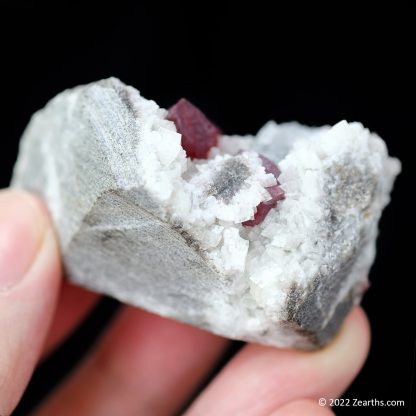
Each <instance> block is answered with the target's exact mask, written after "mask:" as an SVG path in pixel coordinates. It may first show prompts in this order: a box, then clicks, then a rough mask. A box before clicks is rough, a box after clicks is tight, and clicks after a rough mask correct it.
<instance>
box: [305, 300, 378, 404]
mask: <svg viewBox="0 0 416 416" xmlns="http://www.w3.org/2000/svg"><path fill="white" fill-rule="evenodd" d="M369 348H370V325H369V322H368V319H367V316H366V314H365V312H364V310H363V309H362V308H361V307H359V306H356V307H354V308H353V310H352V311H351V312H350V314H349V315H348V316H347V318H346V319H345V322H344V323H343V325H342V327H341V329H340V331H339V333H338V335H337V336H336V337H335V338H334V339H333V340H332V342H330V343H329V344H328V345H327V346H326V347H325V348H323V349H321V350H318V351H316V352H314V353H312V354H313V355H315V359H316V360H317V365H316V366H315V367H316V368H317V369H318V370H319V372H320V376H321V377H323V378H326V379H328V380H332V383H333V384H332V387H330V391H331V392H332V393H331V394H332V395H333V397H336V396H338V395H340V394H341V393H342V392H343V391H344V390H345V389H346V388H347V387H348V385H349V384H350V383H351V381H352V380H353V379H354V378H355V377H356V375H357V374H358V373H359V371H360V369H361V368H362V366H363V364H364V362H365V360H366V358H367V355H368V351H369ZM334 369H336V372H335V371H334Z"/></svg>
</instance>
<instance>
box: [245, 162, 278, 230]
mask: <svg viewBox="0 0 416 416" xmlns="http://www.w3.org/2000/svg"><path fill="white" fill-rule="evenodd" d="M259 157H260V159H261V161H262V162H263V166H264V169H265V171H266V173H272V174H273V175H274V177H275V178H276V181H277V184H276V185H274V186H269V187H268V188H266V189H267V191H268V192H269V194H270V195H271V197H272V199H270V200H269V201H266V202H260V204H259V205H257V207H256V213H255V214H254V219H252V220H248V221H244V222H243V223H242V224H243V225H245V226H246V227H253V226H254V225H258V224H260V223H262V222H263V221H264V219H265V218H266V215H267V214H268V213H269V211H270V210H271V209H272V208H274V207H275V206H276V205H277V201H282V200H283V199H285V193H284V192H283V189H282V188H281V187H280V182H279V181H278V180H277V178H278V176H279V175H280V169H279V168H278V167H277V165H276V164H275V163H274V162H272V161H271V160H270V159H268V158H267V157H265V156H263V155H259Z"/></svg>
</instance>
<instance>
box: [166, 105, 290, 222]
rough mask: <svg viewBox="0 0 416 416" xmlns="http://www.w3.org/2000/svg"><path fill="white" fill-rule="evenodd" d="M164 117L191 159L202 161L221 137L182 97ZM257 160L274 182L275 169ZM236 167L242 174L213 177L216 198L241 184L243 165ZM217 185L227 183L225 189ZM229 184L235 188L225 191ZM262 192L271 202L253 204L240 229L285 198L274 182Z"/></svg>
mask: <svg viewBox="0 0 416 416" xmlns="http://www.w3.org/2000/svg"><path fill="white" fill-rule="evenodd" d="M166 118H167V119H168V120H171V121H173V122H174V123H175V126H176V129H177V131H178V132H179V133H181V135H182V141H181V145H182V147H183V149H184V150H185V152H186V155H187V156H188V157H190V158H191V159H206V158H207V157H208V153H209V151H210V149H211V148H212V147H214V146H217V144H218V138H219V135H220V134H221V131H220V129H219V128H218V127H217V126H215V124H213V123H212V122H211V121H210V120H208V119H207V117H206V116H205V115H204V113H202V111H201V110H199V109H198V108H197V107H195V106H194V105H193V104H192V103H190V102H189V101H188V100H186V99H185V98H181V99H180V100H179V101H178V102H177V103H176V104H174V105H173V106H172V107H170V108H169V110H168V114H167V117H166ZM259 157H260V159H261V160H262V163H263V166H264V168H265V171H266V173H271V174H273V175H274V177H275V178H276V181H277V178H278V176H279V175H280V169H279V168H278V166H277V165H276V164H275V163H274V162H273V161H271V160H270V159H268V158H267V157H265V156H263V155H259ZM234 168H236V167H234ZM237 168H239V169H240V170H242V171H241V172H239V173H238V172H237V171H238V170H239V169H237V170H236V169H231V170H230V169H226V170H225V176H227V175H228V176H227V177H226V178H221V177H220V178H217V181H216V183H217V184H218V186H217V187H216V188H215V189H214V190H213V194H214V195H215V196H216V197H220V196H221V197H222V198H223V199H224V200H228V199H229V198H230V195H234V193H235V192H236V189H237V188H238V187H239V186H241V183H239V182H241V178H243V177H244V175H246V173H244V166H237ZM246 169H247V168H246ZM242 180H243V181H244V179H242ZM221 184H227V186H225V185H221ZM229 184H232V187H234V188H236V189H228V185H229ZM220 185H221V186H220ZM266 189H267V191H268V192H269V194H270V196H271V199H270V200H269V201H266V202H261V203H260V204H259V205H257V207H256V213H255V215H254V218H253V219H252V220H248V221H244V222H243V223H242V224H243V225H244V226H247V227H252V226H254V225H258V224H260V223H262V222H263V220H264V219H265V218H266V215H267V214H268V213H269V211H270V210H271V209H272V208H274V207H276V205H277V201H281V200H283V199H285V194H284V192H283V190H282V188H280V183H279V181H277V184H276V185H274V186H270V187H267V188H266Z"/></svg>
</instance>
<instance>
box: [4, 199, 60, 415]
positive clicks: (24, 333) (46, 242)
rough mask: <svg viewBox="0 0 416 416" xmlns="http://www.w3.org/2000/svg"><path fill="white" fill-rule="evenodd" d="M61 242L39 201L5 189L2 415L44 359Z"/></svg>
mask: <svg viewBox="0 0 416 416" xmlns="http://www.w3.org/2000/svg"><path fill="white" fill-rule="evenodd" d="M60 277H61V270H60V263H59V255H58V249H57V244H56V241H55V238H54V235H53V232H52V228H51V226H50V224H49V218H48V216H47V214H46V210H44V209H43V207H42V205H41V203H40V201H38V200H37V199H35V198H34V197H32V196H30V195H29V194H26V193H23V192H17V191H1V192H0V334H1V337H0V414H4V415H6V414H10V413H11V412H12V410H13V409H14V407H15V406H16V404H17V402H18V400H19V399H20V397H21V395H22V393H23V390H24V388H25V386H26V384H27V382H28V380H29V378H30V376H31V374H32V371H33V368H34V367H35V364H36V362H37V360H38V358H39V354H40V352H41V348H42V345H43V342H44V340H45V336H46V333H47V331H48V327H49V324H50V322H51V319H52V316H53V313H54V310H55V304H56V299H57V295H58V292H59V285H60Z"/></svg>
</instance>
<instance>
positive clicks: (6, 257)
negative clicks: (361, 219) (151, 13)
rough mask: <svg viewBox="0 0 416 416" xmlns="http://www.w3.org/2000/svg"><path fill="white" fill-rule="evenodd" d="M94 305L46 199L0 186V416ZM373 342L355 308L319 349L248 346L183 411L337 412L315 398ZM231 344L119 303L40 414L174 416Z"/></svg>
mask: <svg viewBox="0 0 416 416" xmlns="http://www.w3.org/2000/svg"><path fill="white" fill-rule="evenodd" d="M97 300H98V296H97V295H95V294H93V293H90V292H87V291H85V290H83V289H81V288H78V287H75V286H72V285H71V284H69V283H67V282H64V281H63V279H62V269H61V264H60V259H59V250H58V246H57V242H56V237H55V234H54V232H53V229H52V226H51V222H50V219H49V216H48V213H47V211H46V208H45V207H44V205H43V204H42V202H41V201H39V200H38V199H37V198H35V197H33V196H31V195H29V194H27V193H23V192H17V191H10V190H3V191H0V333H1V334H2V336H1V337H0V415H2V416H3V415H10V414H11V412H12V411H13V409H14V408H15V407H16V405H17V403H18V402H19V400H20V398H21V396H22V394H23V392H24V389H25V387H26V385H27V383H28V381H29V380H30V377H31V375H32V373H33V370H34V368H35V367H36V365H37V363H38V362H39V360H41V359H42V358H44V357H46V356H47V355H48V354H49V353H50V352H51V351H52V350H53V349H54V347H56V346H57V345H58V344H59V343H60V342H61V341H62V340H63V339H64V338H65V337H66V336H67V335H68V333H69V332H70V331H71V330H73V329H74V327H75V326H76V325H77V324H78V323H79V322H80V321H81V320H82V319H83V317H85V315H86V314H87V313H88V311H90V309H91V308H92V307H93V306H94V305H95V303H96V302H97ZM27 340H31V341H30V348H28V343H27ZM369 342H370V331H369V325H368V321H367V318H366V317H365V314H364V312H363V311H362V309H360V308H358V307H357V308H355V309H354V310H353V311H352V312H351V314H350V315H349V317H348V318H347V320H346V322H345V323H344V326H343V328H342V329H341V331H340V333H339V334H338V336H337V337H336V338H335V339H334V340H333V341H332V342H331V344H330V345H328V346H327V347H325V348H324V349H322V350H320V351H316V352H302V351H295V350H283V349H277V348H271V347H265V346H260V345H251V344H248V345H246V346H245V347H244V348H243V349H242V350H240V351H239V352H238V353H237V354H236V355H235V356H234V358H233V359H231V361H229V362H228V364H227V365H226V366H225V367H224V368H223V370H222V371H221V372H220V373H219V374H218V375H217V376H216V377H215V378H214V380H212V382H211V383H210V384H209V385H208V386H207V387H206V388H205V389H204V390H203V391H202V392H201V393H200V394H199V395H198V397H197V398H196V399H195V400H194V401H193V403H192V404H191V405H190V407H189V408H188V409H187V411H186V412H185V414H186V415H187V416H191V415H192V416H194V415H212V414H216V415H240V414H244V415H248V416H251V415H253V416H254V415H256V416H257V415H284V416H288V415H301V414H307V415H322V416H323V415H329V414H333V413H332V410H331V409H330V408H328V407H321V406H319V404H318V398H320V397H325V398H335V397H339V395H341V394H342V392H343V391H345V389H346V388H347V387H348V385H349V384H350V383H351V382H352V380H353V379H354V378H355V377H356V375H357V374H358V372H359V371H360V369H361V367H362V365H363V363H364V361H365V359H366V356H367V353H368V349H369ZM228 345H229V341H228V340H226V339H224V338H221V337H218V336H215V335H213V334H210V333H207V332H205V331H202V330H200V329H196V328H193V327H190V326H188V325H185V324H181V323H178V322H174V321H170V320H168V319H164V318H161V317H158V316H156V315H153V314H150V313H147V312H144V311H142V310H139V309H137V308H132V307H129V306H125V307H124V308H123V309H122V310H121V312H120V314H119V315H118V316H117V317H116V319H115V320H114V321H113V322H112V324H111V325H110V326H109V327H108V328H107V331H106V332H105V333H104V335H103V336H102V338H101V339H100V340H99V342H98V343H97V345H96V347H95V349H93V351H92V352H91V353H90V354H89V356H88V357H86V359H85V360H84V361H83V362H81V363H80V364H79V366H78V367H77V368H75V369H74V370H73V372H72V373H71V374H70V375H69V376H68V377H67V379H66V380H65V381H64V382H63V383H62V384H61V385H60V386H57V388H56V389H55V390H54V392H53V393H52V394H51V395H50V397H48V398H47V399H46V400H45V402H44V403H42V405H41V406H40V407H39V408H38V409H37V411H36V412H35V414H36V415H60V416H66V415H74V414H80V415H84V416H88V415H92V416H94V415H100V416H106V415H114V414H122V415H127V416H128V415H152V416H158V415H172V414H175V412H177V411H178V409H181V408H182V407H183V405H184V403H187V402H188V400H189V398H190V397H192V396H193V394H194V392H195V391H196V390H197V389H198V386H199V385H200V384H201V382H202V381H203V380H204V378H205V377H206V376H207V375H208V374H209V373H210V371H211V370H212V367H213V366H214V365H215V364H216V363H217V362H218V359H219V358H220V357H221V356H222V354H223V353H224V351H225V349H226V348H227V346H228Z"/></svg>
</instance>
